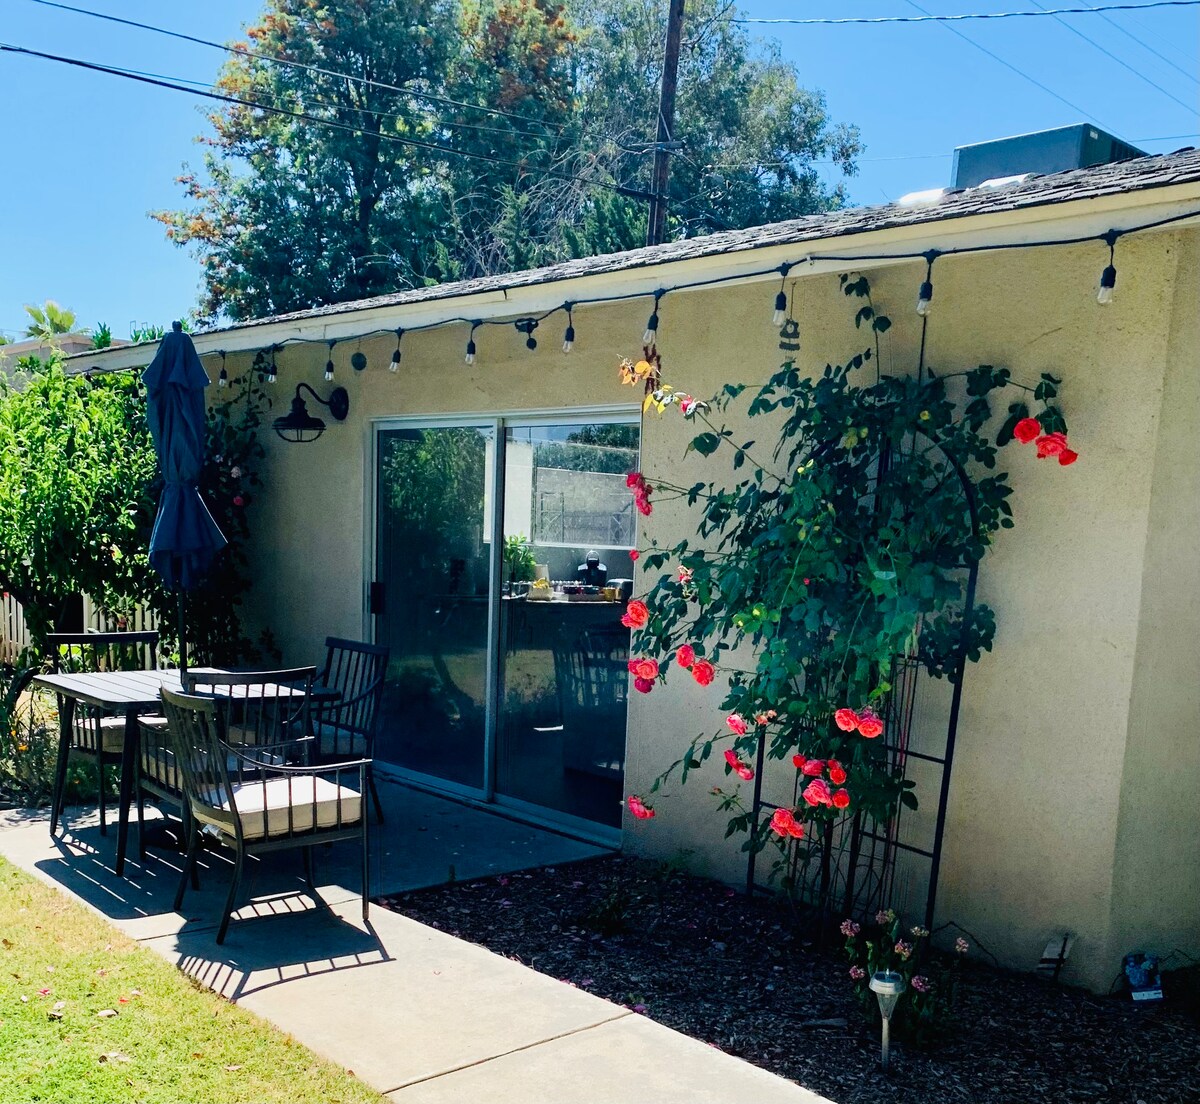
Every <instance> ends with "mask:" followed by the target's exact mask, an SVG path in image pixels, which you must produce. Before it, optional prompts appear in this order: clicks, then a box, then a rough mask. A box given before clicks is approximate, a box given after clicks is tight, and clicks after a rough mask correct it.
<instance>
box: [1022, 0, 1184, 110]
mask: <svg viewBox="0 0 1200 1104" xmlns="http://www.w3.org/2000/svg"><path fill="white" fill-rule="evenodd" d="M1033 3H1035V4H1037V6H1038V7H1039V8H1041V9H1042V11H1043V13H1044V14H1046V15H1052V16H1054V22H1055V23H1058V24H1059V25H1060V26H1062V27H1064V28H1066V30H1068V31H1070V32H1071V34H1073V35H1075V37H1076V38H1082V39H1083V41H1084V42H1086V43H1087V44H1088V45H1089V46H1093V47H1095V48H1096V49H1097V50H1099V51H1100V53H1102V54H1103V55H1104V56H1105V57H1107V58H1111V59H1112V60H1113V61H1115V62H1116V63H1117V64H1118V65H1119V66H1121V68H1122V69H1128V70H1129V72H1131V73H1132V74H1133V75H1134V76H1135V77H1137V78H1138V80H1140V81H1144V82H1145V83H1146V84H1148V85H1149V86H1150V87H1151V88H1154V89H1156V90H1157V91H1159V92H1161V93H1162V94H1163V95H1164V96H1166V97H1167V99H1168V100H1171V101H1173V102H1174V103H1177V104H1179V106H1180V107H1182V108H1183V109H1184V110H1185V111H1191V112H1192V113H1194V114H1195V113H1197V112H1196V108H1195V107H1194V106H1193V105H1192V104H1189V103H1185V102H1184V101H1183V100H1181V99H1180V98H1179V97H1178V96H1176V95H1175V94H1174V93H1173V92H1168V91H1167V90H1166V89H1165V88H1164V87H1163V86H1162V85H1161V84H1159V83H1158V82H1157V81H1153V80H1151V79H1150V78H1149V77H1148V76H1146V74H1145V73H1143V72H1142V71H1141V70H1140V69H1137V68H1135V67H1134V66H1132V65H1130V64H1129V62H1127V61H1126V60H1125V59H1124V58H1122V57H1118V56H1117V55H1116V54H1114V53H1113V52H1112V51H1111V50H1110V49H1108V48H1107V47H1106V46H1101V45H1100V43H1099V42H1097V41H1096V40H1095V39H1094V38H1092V36H1091V35H1088V34H1084V32H1083V31H1081V30H1080V29H1079V28H1078V27H1073V26H1071V24H1070V23H1068V22H1067V21H1066V20H1065V19H1063V18H1062V17H1061V16H1060V15H1058V13H1057V12H1052V11H1051V10H1050V9H1049V8H1047V7H1045V6H1044V5H1043V4H1042V3H1041V2H1040V0H1033Z"/></svg>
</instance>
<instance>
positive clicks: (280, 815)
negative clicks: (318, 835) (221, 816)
mask: <svg viewBox="0 0 1200 1104" xmlns="http://www.w3.org/2000/svg"><path fill="white" fill-rule="evenodd" d="M289 784H290V789H289ZM218 797H219V795H216V794H214V795H213V798H214V805H215V807H217V808H220V809H225V810H227V811H228V809H229V805H228V803H227V802H225V801H221V802H220V803H219V804H217V798H218ZM289 798H290V804H291V808H292V815H291V831H292V832H293V833H295V832H308V831H310V830H312V828H313V827H314V825H315V827H317V828H334V827H336V826H337V823H338V804H339V802H340V803H341V822H342V824H343V825H353V824H356V823H358V820H359V817H360V816H361V815H362V798H361V796H360V795H359V794H358V793H357V792H355V791H354V790H351V789H347V788H346V787H345V786H338V785H336V784H334V783H333V782H330V781H329V780H328V779H327V778H320V777H318V776H317V775H313V774H297V775H292V776H291V777H290V778H271V779H268V780H267V781H266V782H265V783H264V782H241V783H235V784H234V787H233V801H234V805H235V806H236V808H237V813H238V816H239V817H240V818H241V821H242V835H243V836H244V837H245V838H246V839H248V840H254V839H263V838H264V836H286V835H287V834H288V805H289ZM264 812H265V815H264Z"/></svg>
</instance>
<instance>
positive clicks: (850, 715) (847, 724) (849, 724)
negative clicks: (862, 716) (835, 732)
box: [833, 709, 858, 732]
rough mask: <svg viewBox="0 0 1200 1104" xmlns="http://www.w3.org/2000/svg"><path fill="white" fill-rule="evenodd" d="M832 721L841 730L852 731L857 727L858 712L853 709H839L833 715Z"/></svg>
mask: <svg viewBox="0 0 1200 1104" xmlns="http://www.w3.org/2000/svg"><path fill="white" fill-rule="evenodd" d="M833 723H834V724H836V725H837V726H838V728H840V729H841V730H842V731H843V732H853V731H854V730H855V729H856V728H857V727H858V714H857V713H855V712H854V710H853V709H839V710H838V711H837V712H836V713H835V714H834V715H833Z"/></svg>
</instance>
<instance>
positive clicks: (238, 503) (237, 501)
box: [233, 495, 246, 506]
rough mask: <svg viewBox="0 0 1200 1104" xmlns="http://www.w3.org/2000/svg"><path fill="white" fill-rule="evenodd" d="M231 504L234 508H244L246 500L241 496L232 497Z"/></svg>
mask: <svg viewBox="0 0 1200 1104" xmlns="http://www.w3.org/2000/svg"><path fill="white" fill-rule="evenodd" d="M233 504H234V505H235V506H245V505H246V500H245V499H244V498H242V496H241V495H234V496H233Z"/></svg>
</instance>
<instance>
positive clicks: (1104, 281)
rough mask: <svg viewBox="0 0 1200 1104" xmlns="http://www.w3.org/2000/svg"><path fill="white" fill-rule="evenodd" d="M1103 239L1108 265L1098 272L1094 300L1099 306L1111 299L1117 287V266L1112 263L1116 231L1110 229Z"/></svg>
mask: <svg viewBox="0 0 1200 1104" xmlns="http://www.w3.org/2000/svg"><path fill="white" fill-rule="evenodd" d="M1104 241H1105V243H1106V244H1107V245H1108V265H1107V267H1106V268H1105V269H1104V271H1103V272H1101V273H1100V290H1099V291H1098V292H1097V293H1096V302H1097V303H1099V304H1100V305H1101V306H1107V305H1108V304H1109V303H1111V302H1112V301H1113V292H1114V291H1115V290H1116V287H1117V266H1116V265H1115V264H1114V263H1113V261H1114V260H1115V254H1116V251H1117V232H1116V231H1115V230H1110V231H1109V232H1108V233H1107V234H1105V235H1104Z"/></svg>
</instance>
